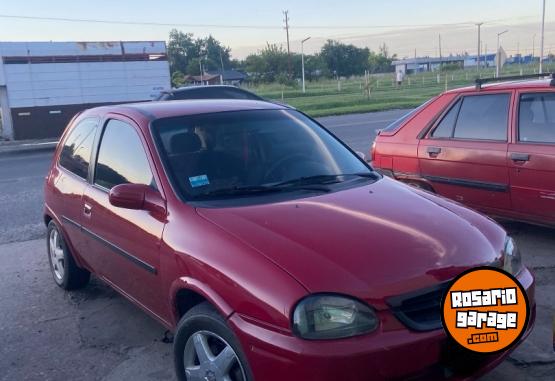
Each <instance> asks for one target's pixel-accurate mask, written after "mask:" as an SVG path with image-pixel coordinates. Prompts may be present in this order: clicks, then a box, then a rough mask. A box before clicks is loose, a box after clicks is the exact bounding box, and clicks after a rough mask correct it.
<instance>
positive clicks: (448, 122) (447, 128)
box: [432, 100, 461, 138]
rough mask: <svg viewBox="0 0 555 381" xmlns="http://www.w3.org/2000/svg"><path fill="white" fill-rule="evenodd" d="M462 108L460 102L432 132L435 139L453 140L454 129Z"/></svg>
mask: <svg viewBox="0 0 555 381" xmlns="http://www.w3.org/2000/svg"><path fill="white" fill-rule="evenodd" d="M460 106H461V101H460V100H458V101H457V103H455V104H454V105H453V107H451V109H450V110H449V112H448V113H447V114H446V115H445V116H444V117H443V119H442V120H441V122H439V124H438V126H437V127H436V129H435V130H434V131H433V132H432V137H433V138H451V137H452V136H453V127H454V126H455V121H456V119H457V114H458V113H459V108H460Z"/></svg>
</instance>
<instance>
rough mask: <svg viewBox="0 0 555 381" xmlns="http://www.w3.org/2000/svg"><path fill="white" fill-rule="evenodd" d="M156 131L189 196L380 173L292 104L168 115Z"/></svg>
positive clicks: (260, 190)
mask: <svg viewBox="0 0 555 381" xmlns="http://www.w3.org/2000/svg"><path fill="white" fill-rule="evenodd" d="M152 129H153V132H154V136H155V139H156V141H157V142H156V143H157V145H158V148H159V152H160V155H161V156H162V159H163V161H164V163H165V166H166V169H167V172H168V174H169V176H170V177H171V179H172V182H173V183H174V184H175V185H176V188H177V190H178V191H179V192H181V194H182V196H183V198H184V199H187V200H207V199H212V198H221V197H222V196H224V197H229V196H233V197H235V196H238V195H245V194H254V193H265V192H271V191H285V190H288V191H289V190H292V189H301V188H304V189H313V190H314V189H321V190H323V191H324V190H325V189H326V188H325V186H326V185H328V184H332V183H340V182H345V181H353V180H354V179H357V178H358V179H360V178H370V177H373V178H374V179H375V178H376V176H377V175H376V174H375V173H374V172H372V171H371V169H370V168H369V167H368V166H367V165H366V164H364V162H363V161H362V160H361V159H360V158H358V157H357V156H356V155H354V154H353V153H352V152H350V151H349V150H348V149H347V148H345V146H343V145H342V144H341V143H340V142H339V141H338V140H337V139H336V138H335V137H333V136H332V135H331V134H330V133H328V132H327V131H326V130H325V129H323V128H322V127H320V126H319V125H318V124H317V123H315V122H314V121H313V120H311V119H310V118H308V117H306V116H305V115H303V114H301V113H299V112H297V111H294V110H250V111H233V112H220V113H214V114H201V115H194V116H183V117H176V118H163V119H158V120H156V121H154V122H153V123H152ZM317 186H320V188H317ZM310 187H312V188H310Z"/></svg>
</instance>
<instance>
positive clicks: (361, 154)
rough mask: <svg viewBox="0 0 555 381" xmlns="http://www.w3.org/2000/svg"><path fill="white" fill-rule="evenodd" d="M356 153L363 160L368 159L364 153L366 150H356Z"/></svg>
mask: <svg viewBox="0 0 555 381" xmlns="http://www.w3.org/2000/svg"><path fill="white" fill-rule="evenodd" d="M355 153H356V154H357V155H358V156H360V157H361V158H362V160H366V155H365V154H364V152H360V151H356V152H355Z"/></svg>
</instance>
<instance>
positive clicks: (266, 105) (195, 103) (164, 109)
mask: <svg viewBox="0 0 555 381" xmlns="http://www.w3.org/2000/svg"><path fill="white" fill-rule="evenodd" d="M288 109H289V108H288V107H286V106H282V105H279V104H275V103H271V102H265V101H257V100H250V99H249V100H248V99H199V100H197V99H194V100H172V101H159V102H139V103H124V104H118V105H110V106H101V107H95V108H93V109H90V110H88V111H87V112H86V113H87V114H107V113H116V114H122V115H128V116H130V117H133V114H140V115H141V116H142V117H144V118H146V119H148V120H151V121H152V120H155V119H160V118H171V117H178V116H187V115H199V114H210V113H218V112H228V111H248V110H288Z"/></svg>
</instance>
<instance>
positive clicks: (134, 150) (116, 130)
mask: <svg viewBox="0 0 555 381" xmlns="http://www.w3.org/2000/svg"><path fill="white" fill-rule="evenodd" d="M94 182H95V184H98V185H100V186H102V187H104V188H107V189H112V187H114V186H116V185H118V184H124V183H132V184H144V185H150V186H152V187H155V186H154V179H153V177H152V172H151V170H150V166H149V164H148V159H147V157H146V153H145V150H144V148H143V144H142V143H141V139H140V138H139V135H138V134H137V132H136V131H135V129H134V128H133V127H132V126H130V125H129V124H127V123H125V122H121V121H119V120H114V119H112V120H110V121H109V122H108V124H107V125H106V129H105V130H104V133H103V134H102V141H101V142H100V148H99V150H98V159H97V162H96V170H95V179H94Z"/></svg>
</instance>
